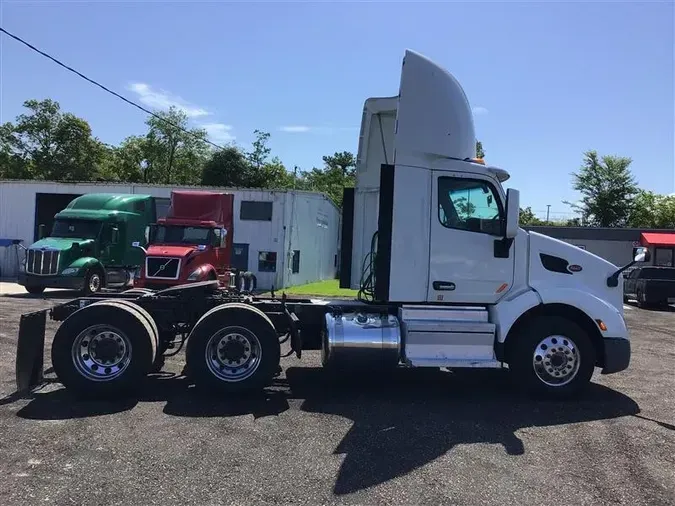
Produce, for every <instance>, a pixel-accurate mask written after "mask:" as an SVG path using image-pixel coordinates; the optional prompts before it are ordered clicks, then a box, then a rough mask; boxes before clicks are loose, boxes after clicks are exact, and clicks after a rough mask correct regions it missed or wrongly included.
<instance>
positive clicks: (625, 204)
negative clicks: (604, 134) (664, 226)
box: [565, 151, 639, 227]
mask: <svg viewBox="0 0 675 506" xmlns="http://www.w3.org/2000/svg"><path fill="white" fill-rule="evenodd" d="M631 161H632V160H631V159H630V158H627V157H620V156H609V155H608V156H603V157H599V156H598V154H597V152H596V151H587V152H586V153H584V164H583V165H582V167H581V169H580V170H579V172H576V173H573V176H574V189H575V190H577V191H578V192H580V193H581V195H582V199H581V203H579V204H576V203H574V204H573V203H570V202H565V203H566V204H569V205H570V206H571V207H573V208H574V209H576V210H577V211H578V212H579V213H580V214H581V218H582V221H583V222H584V223H586V224H587V225H591V226H598V227H622V226H625V225H626V224H627V223H628V220H629V217H630V214H631V212H632V208H633V199H634V198H635V196H636V195H637V193H638V191H639V189H638V186H637V183H636V182H635V179H634V178H633V175H632V174H631V171H630V168H629V167H630V164H631Z"/></svg>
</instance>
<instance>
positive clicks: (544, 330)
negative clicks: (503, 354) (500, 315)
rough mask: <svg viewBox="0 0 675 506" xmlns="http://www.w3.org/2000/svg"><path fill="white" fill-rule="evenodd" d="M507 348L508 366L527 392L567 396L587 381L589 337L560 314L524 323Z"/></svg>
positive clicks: (591, 361)
mask: <svg viewBox="0 0 675 506" xmlns="http://www.w3.org/2000/svg"><path fill="white" fill-rule="evenodd" d="M513 339H516V340H517V341H516V342H515V343H513V348H512V349H511V350H510V352H509V354H510V361H509V368H510V369H511V373H512V374H513V375H514V378H515V380H516V382H517V384H518V386H519V387H521V388H522V389H523V390H525V391H526V392H527V393H530V394H534V395H543V396H546V397H550V398H569V397H572V396H575V395H578V394H579V393H581V392H582V391H583V390H584V389H585V388H586V387H587V386H588V384H589V383H590V380H591V377H592V376H593V371H594V368H595V361H596V351H595V347H594V346H593V341H592V340H591V337H590V336H589V335H588V334H587V333H586V332H585V331H584V330H583V329H582V328H581V327H580V326H579V325H577V324H576V323H574V322H573V321H571V320H568V319H567V318H563V317H560V316H540V317H538V318H536V319H535V320H533V321H531V322H530V323H529V324H527V327H526V328H525V329H524V331H523V332H522V334H521V335H517V336H513Z"/></svg>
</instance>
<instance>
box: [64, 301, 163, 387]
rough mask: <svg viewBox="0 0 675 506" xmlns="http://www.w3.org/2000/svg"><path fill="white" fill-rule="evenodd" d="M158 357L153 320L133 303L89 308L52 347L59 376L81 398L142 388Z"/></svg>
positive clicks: (74, 317)
mask: <svg viewBox="0 0 675 506" xmlns="http://www.w3.org/2000/svg"><path fill="white" fill-rule="evenodd" d="M156 354H157V331H156V326H155V324H154V321H152V319H151V318H150V319H148V316H147V312H145V311H144V310H143V309H142V308H140V307H138V306H136V305H135V304H132V303H131V302H129V301H109V300H103V301H100V302H96V303H94V304H91V305H89V306H85V307H84V308H82V309H80V310H78V311H76V312H75V313H73V314H72V315H70V316H69V317H68V318H66V320H65V321H64V322H63V324H62V325H61V326H60V327H59V329H58V330H57V331H56V335H55V336H54V341H53V343H52V364H53V366H54V372H55V373H56V376H57V378H58V379H59V381H60V382H61V383H62V384H63V385H64V386H65V387H66V388H67V389H68V390H71V391H73V392H75V393H76V394H77V395H79V396H82V397H96V398H98V397H118V396H123V395H126V394H128V393H130V392H131V391H133V390H135V389H138V385H139V382H140V381H142V380H143V379H144V377H145V376H146V375H147V374H148V372H149V371H150V368H151V366H152V364H153V362H154V361H155V358H156Z"/></svg>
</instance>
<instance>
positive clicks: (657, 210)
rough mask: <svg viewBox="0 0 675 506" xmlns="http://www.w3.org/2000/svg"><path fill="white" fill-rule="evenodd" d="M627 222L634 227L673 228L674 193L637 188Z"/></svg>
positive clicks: (674, 213)
mask: <svg viewBox="0 0 675 506" xmlns="http://www.w3.org/2000/svg"><path fill="white" fill-rule="evenodd" d="M628 224H629V226H631V227H636V228H675V195H659V194H656V193H654V192H651V191H647V190H639V192H638V194H637V195H636V197H635V199H634V200H633V207H632V210H631V213H630V218H629V220H628Z"/></svg>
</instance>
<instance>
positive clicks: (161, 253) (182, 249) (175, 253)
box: [148, 244, 197, 257]
mask: <svg viewBox="0 0 675 506" xmlns="http://www.w3.org/2000/svg"><path fill="white" fill-rule="evenodd" d="M196 249H197V248H196V247H192V246H163V245H161V244H158V245H154V246H150V247H148V255H149V256H153V257H185V256H187V255H189V254H190V253H192V252H193V251H195V250H196Z"/></svg>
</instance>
